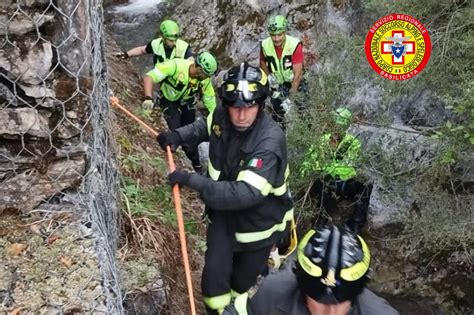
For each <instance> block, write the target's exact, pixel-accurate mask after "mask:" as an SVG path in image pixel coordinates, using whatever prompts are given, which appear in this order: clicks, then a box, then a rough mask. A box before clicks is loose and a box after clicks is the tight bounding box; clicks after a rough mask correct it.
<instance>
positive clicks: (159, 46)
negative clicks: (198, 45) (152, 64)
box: [151, 38, 189, 61]
mask: <svg viewBox="0 0 474 315" xmlns="http://www.w3.org/2000/svg"><path fill="white" fill-rule="evenodd" d="M164 45H165V44H164V42H163V39H162V38H157V39H154V40H152V41H151V48H152V50H153V54H155V55H157V56H160V57H161V58H162V60H163V61H166V60H169V59H174V58H184V54H185V53H186V50H187V49H188V46H189V44H188V43H186V42H185V41H183V40H181V39H179V38H178V40H177V41H176V45H175V46H174V48H173V50H172V51H171V55H170V57H169V58H166V53H165V46H164Z"/></svg>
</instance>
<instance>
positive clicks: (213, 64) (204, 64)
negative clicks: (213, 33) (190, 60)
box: [196, 51, 217, 76]
mask: <svg viewBox="0 0 474 315" xmlns="http://www.w3.org/2000/svg"><path fill="white" fill-rule="evenodd" d="M196 65H197V66H198V67H200V68H201V69H202V70H203V71H204V73H205V74H207V75H208V76H211V75H213V74H214V73H216V71H217V60H216V57H214V55H213V54H211V53H210V52H207V51H203V52H201V53H200V54H199V55H197V57H196Z"/></svg>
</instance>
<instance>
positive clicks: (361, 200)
mask: <svg viewBox="0 0 474 315" xmlns="http://www.w3.org/2000/svg"><path fill="white" fill-rule="evenodd" d="M372 188H373V186H372V184H366V183H362V182H360V181H358V180H355V179H349V180H347V181H342V180H337V179H334V178H332V177H330V176H326V177H325V178H324V179H317V180H316V181H315V183H314V184H313V187H311V191H310V196H312V197H316V198H317V201H318V202H317V203H316V205H317V207H318V209H319V208H320V207H323V208H324V210H326V212H327V213H328V214H331V213H333V212H334V209H335V208H336V206H337V200H336V198H335V197H338V198H343V199H347V198H356V202H355V209H354V213H353V214H352V217H351V219H349V221H348V222H347V225H348V226H349V227H350V228H351V229H352V230H353V231H354V232H356V233H358V232H360V230H361V229H362V227H363V226H364V224H365V223H366V221H367V212H368V209H369V203H370V195H371V194H372ZM313 223H316V219H315V220H314V222H313Z"/></svg>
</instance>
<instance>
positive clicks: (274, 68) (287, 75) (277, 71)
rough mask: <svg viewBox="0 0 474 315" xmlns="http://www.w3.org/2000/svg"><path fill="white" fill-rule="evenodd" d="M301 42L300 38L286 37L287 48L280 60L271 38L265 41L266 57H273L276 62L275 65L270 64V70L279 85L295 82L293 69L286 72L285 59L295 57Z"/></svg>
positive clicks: (264, 52)
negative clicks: (294, 54)
mask: <svg viewBox="0 0 474 315" xmlns="http://www.w3.org/2000/svg"><path fill="white" fill-rule="evenodd" d="M299 42H300V40H299V39H298V38H295V37H292V36H289V35H286V37H285V47H283V51H282V54H281V58H278V55H277V53H276V51H275V46H274V45H273V41H272V39H271V37H269V38H267V39H265V40H263V42H262V48H263V54H264V56H265V57H272V58H273V60H274V63H273V62H272V63H271V64H270V68H269V69H268V70H270V72H271V73H272V74H273V75H275V78H276V79H277V82H278V84H282V83H283V82H291V81H292V80H293V69H292V68H287V69H286V70H284V69H285V68H286V66H285V64H284V60H285V57H289V58H290V59H291V58H292V57H293V53H294V52H295V50H296V47H297V46H298V44H299ZM265 59H267V58H265ZM267 65H268V64H267Z"/></svg>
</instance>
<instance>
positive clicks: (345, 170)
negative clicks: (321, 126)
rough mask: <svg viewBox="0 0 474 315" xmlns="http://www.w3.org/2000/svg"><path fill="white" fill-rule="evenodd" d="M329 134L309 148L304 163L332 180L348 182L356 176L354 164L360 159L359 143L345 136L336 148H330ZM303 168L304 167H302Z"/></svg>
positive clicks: (351, 137)
mask: <svg viewBox="0 0 474 315" xmlns="http://www.w3.org/2000/svg"><path fill="white" fill-rule="evenodd" d="M331 136H332V135H331V134H329V133H327V134H324V135H323V136H322V137H321V138H320V140H319V143H318V144H317V145H316V146H314V145H313V146H311V147H310V149H309V151H308V153H307V159H306V161H305V163H312V165H310V168H311V169H312V170H315V171H319V172H323V173H324V174H327V175H330V176H331V177H334V178H339V179H341V180H344V181H345V180H348V179H351V178H353V177H355V176H356V175H357V171H356V164H357V162H358V160H359V157H360V147H361V144H360V141H359V140H358V139H357V138H356V137H354V136H352V135H350V134H345V135H344V137H343V138H342V140H341V141H340V142H339V144H338V145H337V147H336V148H333V147H331V145H330V141H331ZM303 167H304V165H303Z"/></svg>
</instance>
